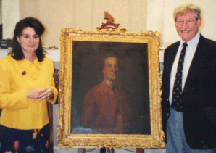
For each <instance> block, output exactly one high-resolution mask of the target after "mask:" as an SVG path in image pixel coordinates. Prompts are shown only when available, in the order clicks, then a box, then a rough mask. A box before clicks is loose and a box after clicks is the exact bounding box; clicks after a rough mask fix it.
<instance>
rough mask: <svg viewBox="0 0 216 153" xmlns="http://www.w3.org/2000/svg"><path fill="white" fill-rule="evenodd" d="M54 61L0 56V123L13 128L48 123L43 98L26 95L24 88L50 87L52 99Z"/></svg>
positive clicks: (55, 92)
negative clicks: (32, 60) (0, 111)
mask: <svg viewBox="0 0 216 153" xmlns="http://www.w3.org/2000/svg"><path fill="white" fill-rule="evenodd" d="M53 73H54V63H53V61H52V59H50V58H49V57H45V58H44V59H43V61H42V62H38V59H37V58H36V59H35V61H34V62H30V61H29V60H27V59H23V60H15V59H13V58H12V57H11V55H8V56H7V57H3V58H1V59H0V109H3V110H2V113H1V124H2V125H4V126H7V127H10V128H16V129H39V128H42V127H43V126H44V125H46V124H47V123H49V117H48V111H47V100H46V99H43V100H41V101H38V100H37V99H30V98H27V96H26V92H27V90H30V89H33V88H45V87H51V88H53V89H54V100H53V101H50V102H51V103H55V101H56V98H57V94H58V92H57V89H56V88H55V85H54V78H53Z"/></svg>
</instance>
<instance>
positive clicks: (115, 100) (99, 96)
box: [81, 57, 130, 134]
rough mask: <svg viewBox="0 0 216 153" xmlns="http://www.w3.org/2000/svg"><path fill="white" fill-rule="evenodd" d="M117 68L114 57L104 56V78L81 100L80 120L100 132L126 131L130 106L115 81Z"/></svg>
mask: <svg viewBox="0 0 216 153" xmlns="http://www.w3.org/2000/svg"><path fill="white" fill-rule="evenodd" d="M118 69H119V68H118V64H117V58H116V57H107V58H105V60H104V68H103V74H104V80H103V81H102V82H101V83H100V84H98V85H97V86H95V87H93V88H91V89H90V90H89V91H88V92H87V93H86V95H85V97H84V100H83V107H82V113H81V121H82V123H83V124H84V125H85V127H91V128H96V130H97V131H99V132H100V133H118V134H120V133H126V132H127V129H128V127H129V126H130V123H129V118H130V117H129V116H130V107H129V106H128V105H127V103H126V98H125V95H124V94H123V93H122V92H121V89H120V85H119V83H118V81H117V77H118ZM125 110H126V111H125Z"/></svg>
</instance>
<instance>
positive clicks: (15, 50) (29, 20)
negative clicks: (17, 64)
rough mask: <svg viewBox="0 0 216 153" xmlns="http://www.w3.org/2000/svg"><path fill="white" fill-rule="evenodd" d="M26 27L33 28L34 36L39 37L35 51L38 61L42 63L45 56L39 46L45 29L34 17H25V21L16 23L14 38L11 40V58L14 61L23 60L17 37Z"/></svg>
mask: <svg viewBox="0 0 216 153" xmlns="http://www.w3.org/2000/svg"><path fill="white" fill-rule="evenodd" d="M27 27H30V28H33V29H34V30H35V32H36V34H37V35H38V36H39V39H40V40H39V44H38V48H37V50H36V56H37V58H38V61H39V62H42V61H43V58H44V56H45V54H44V50H43V48H42V44H41V36H42V34H43V32H44V30H45V29H44V26H43V25H42V23H41V22H40V21H39V20H38V19H37V18H34V17H26V18H25V19H23V20H20V21H19V22H17V24H16V26H15V29H14V36H13V40H12V52H11V53H12V57H13V58H14V59H16V60H22V59H23V58H24V54H23V52H22V47H21V46H20V43H19V42H18V41H17V37H20V36H21V35H22V30H23V29H25V28H27Z"/></svg>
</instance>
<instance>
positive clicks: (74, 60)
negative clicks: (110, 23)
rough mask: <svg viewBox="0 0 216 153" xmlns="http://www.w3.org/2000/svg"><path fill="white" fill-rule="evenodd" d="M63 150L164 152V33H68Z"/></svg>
mask: <svg viewBox="0 0 216 153" xmlns="http://www.w3.org/2000/svg"><path fill="white" fill-rule="evenodd" d="M60 41H61V47H60V67H59V105H58V107H59V109H58V110H59V112H58V127H57V139H58V140H57V145H58V147H59V148H101V147H108V148H144V149H145V148H164V147H165V143H164V133H163V131H162V115H161V103H160V100H161V99H160V96H161V89H160V86H161V78H160V73H159V42H160V39H159V33H158V32H152V31H146V32H140V33H129V32H125V31H120V30H111V31H109V30H97V31H85V30H81V29H67V28H65V29H62V31H61V37H60Z"/></svg>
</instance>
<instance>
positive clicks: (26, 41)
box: [17, 27, 40, 54]
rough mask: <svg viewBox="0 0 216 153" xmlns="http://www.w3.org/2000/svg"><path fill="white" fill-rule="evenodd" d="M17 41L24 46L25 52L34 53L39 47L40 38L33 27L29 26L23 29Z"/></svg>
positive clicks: (23, 50)
mask: <svg viewBox="0 0 216 153" xmlns="http://www.w3.org/2000/svg"><path fill="white" fill-rule="evenodd" d="M17 41H18V42H19V43H20V45H21V47H22V52H23V54H25V53H34V52H35V51H36V50H37V48H38V45H39V41H40V38H39V36H38V35H37V34H36V32H35V30H34V29H33V28H30V27H27V28H25V29H23V30H22V34H21V36H20V37H17Z"/></svg>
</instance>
